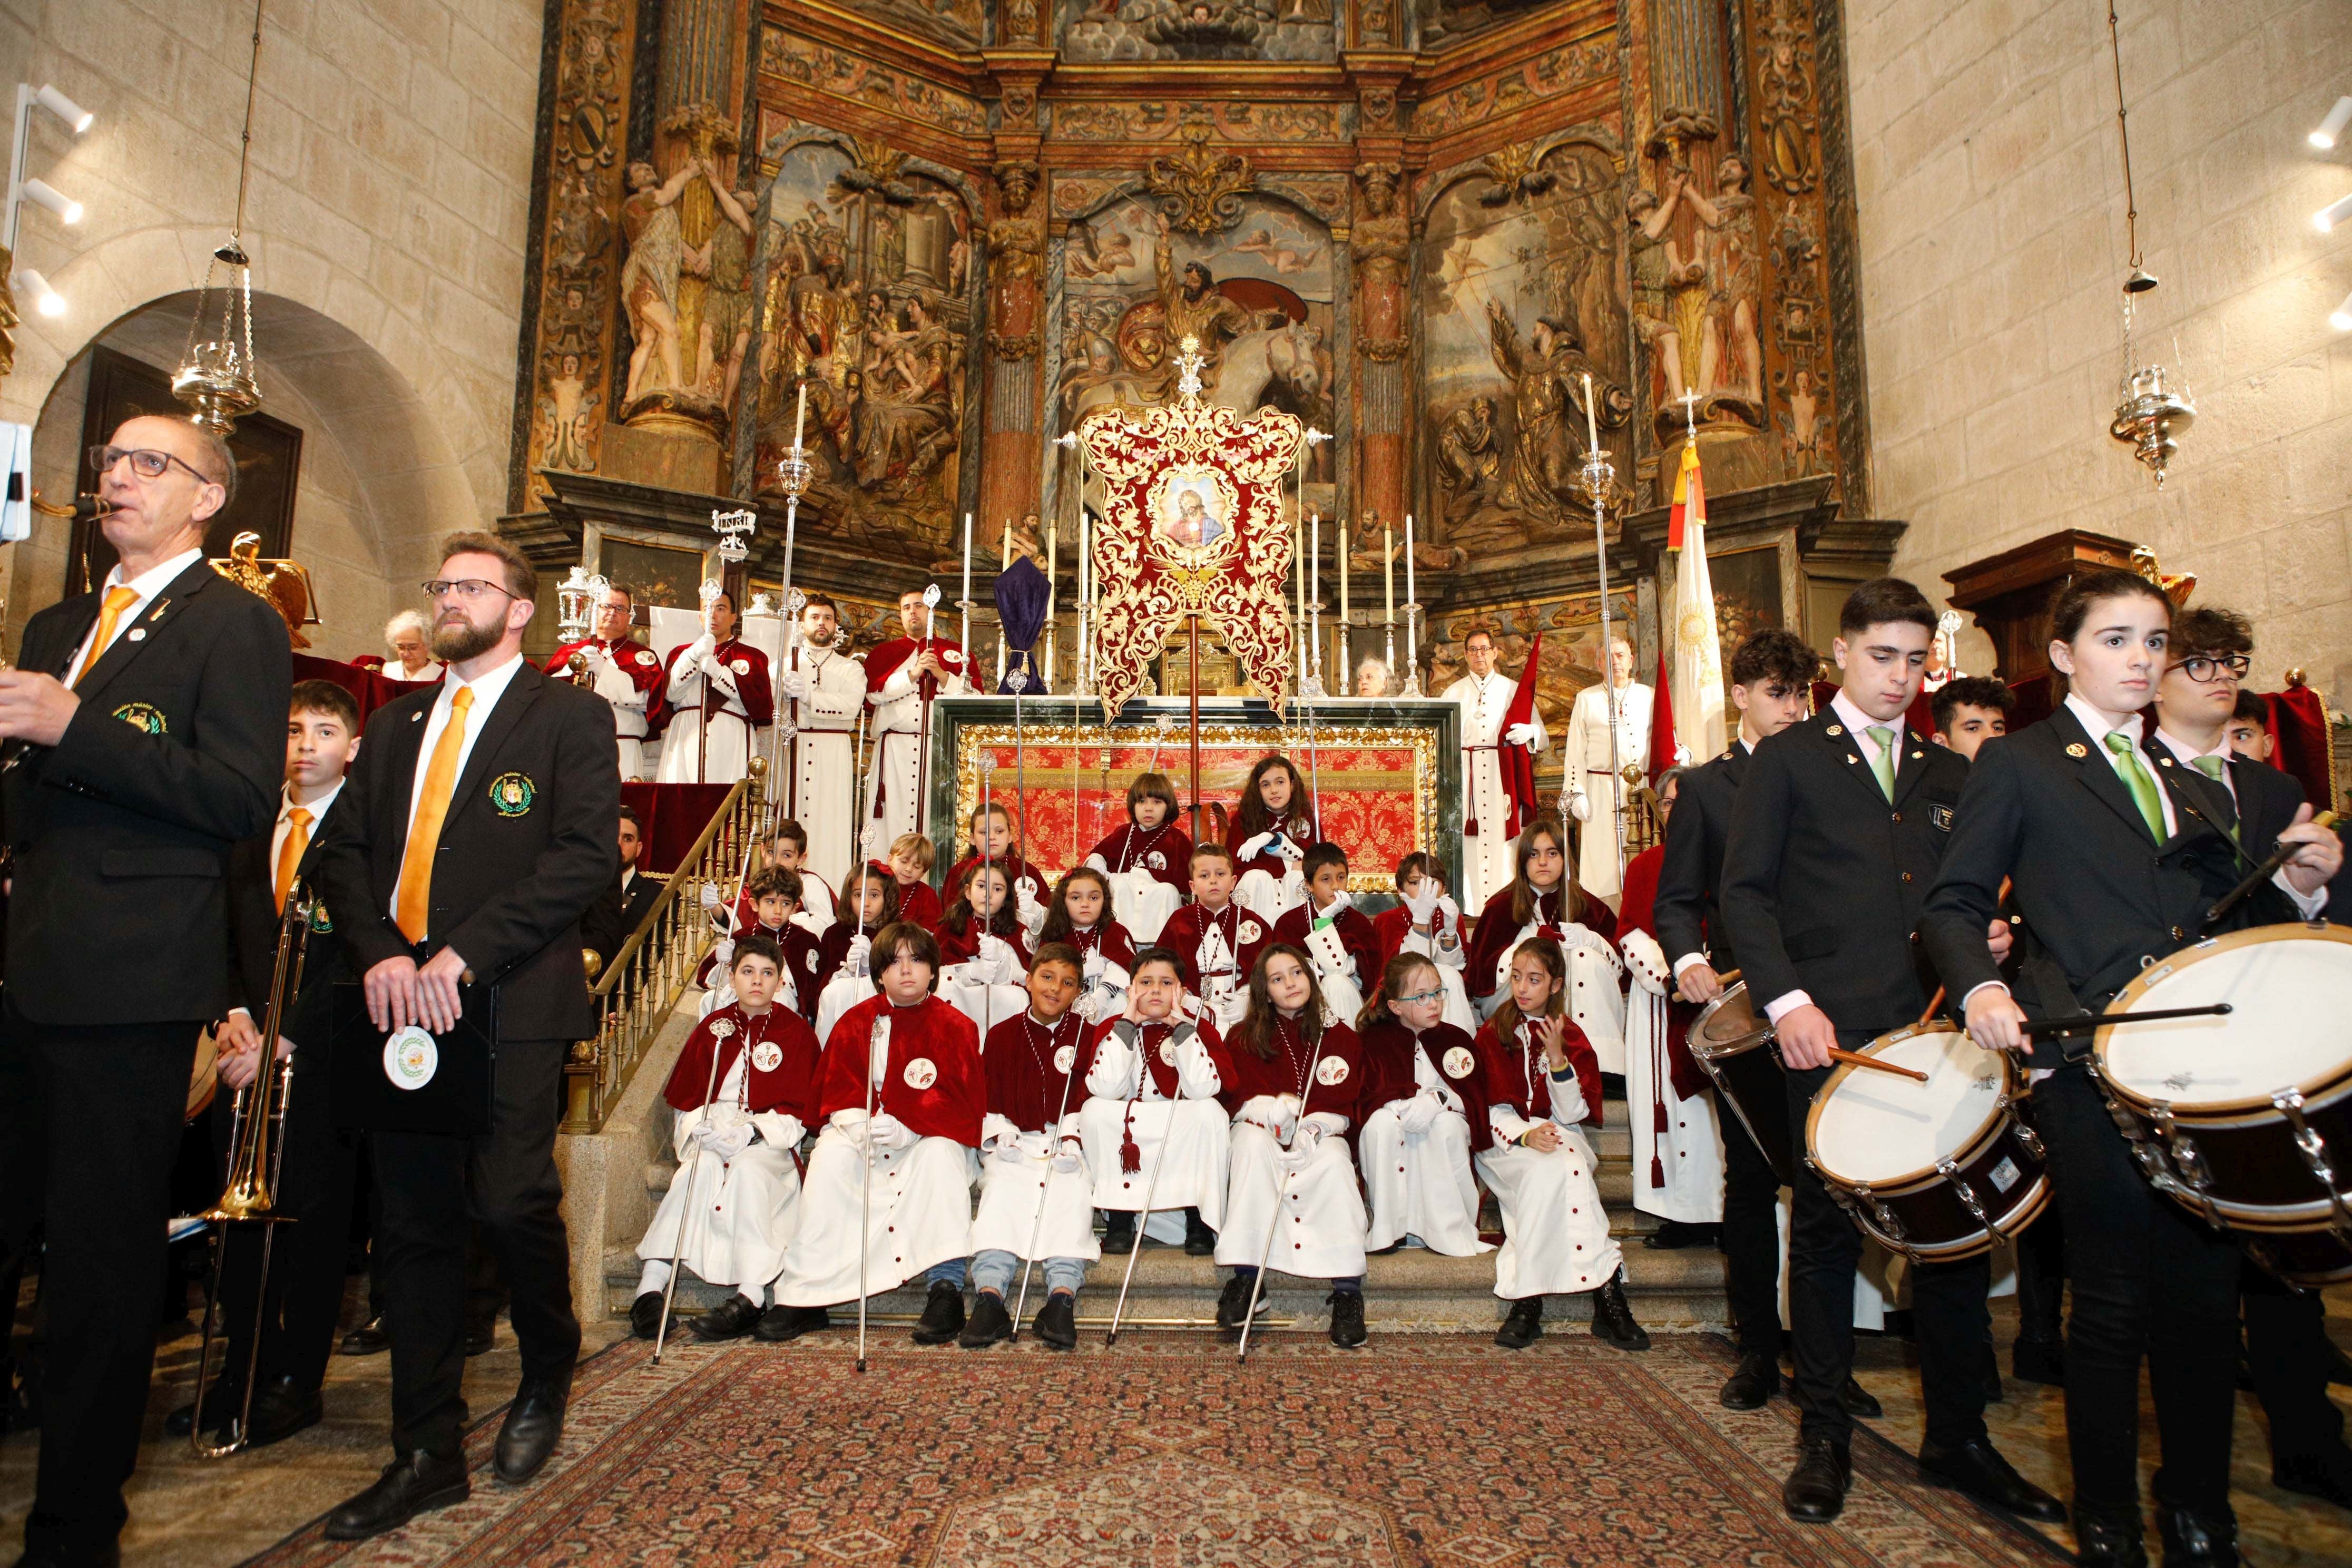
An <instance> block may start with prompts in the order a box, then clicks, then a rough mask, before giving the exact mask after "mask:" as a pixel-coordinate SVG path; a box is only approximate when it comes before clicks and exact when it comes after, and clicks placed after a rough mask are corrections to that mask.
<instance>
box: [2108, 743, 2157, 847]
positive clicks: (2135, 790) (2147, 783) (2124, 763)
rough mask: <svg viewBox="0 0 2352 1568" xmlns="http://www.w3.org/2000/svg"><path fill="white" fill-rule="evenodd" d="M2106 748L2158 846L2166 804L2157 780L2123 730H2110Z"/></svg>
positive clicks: (2141, 818)
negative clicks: (2159, 790)
mask: <svg viewBox="0 0 2352 1568" xmlns="http://www.w3.org/2000/svg"><path fill="white" fill-rule="evenodd" d="M2106 746H2107V750H2108V751H2109V752H2113V753H2114V755H2115V759H2116V775H2117V776H2118V777H2120V778H2121V779H2122V780H2123V781H2124V784H2125V786H2126V788H2128V789H2129V790H2130V791H2131V796H2132V804H2133V805H2137V806H2138V807H2139V815H2140V820H2141V821H2143V822H2145V823H2147V831H2148V834H2149V836H2150V837H2153V838H2154V839H2155V840H2156V841H2157V842H2158V844H2161V843H2163V842H2164V803H2163V802H2162V801H2161V800H2159V799H2158V797H2157V793H2156V780H2155V778H2154V777H2152V776H2151V775H2150V774H2149V773H2148V771H2147V763H2143V762H2141V761H2140V760H2139V752H2137V751H2135V750H2133V749H2132V742H2131V737H2130V736H2129V735H2126V734H2125V733H2124V732H2123V731H2121V730H2110V731H2107V740H2106Z"/></svg>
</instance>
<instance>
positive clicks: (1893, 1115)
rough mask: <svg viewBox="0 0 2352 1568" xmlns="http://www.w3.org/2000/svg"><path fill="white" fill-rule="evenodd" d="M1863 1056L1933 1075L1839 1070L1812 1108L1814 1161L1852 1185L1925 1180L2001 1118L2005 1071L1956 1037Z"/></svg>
mask: <svg viewBox="0 0 2352 1568" xmlns="http://www.w3.org/2000/svg"><path fill="white" fill-rule="evenodd" d="M1864 1054H1865V1055H1868V1056H1872V1057H1875V1058H1878V1059H1879V1060H1881V1061H1886V1062H1893V1063H1894V1064H1895V1066H1897V1067H1906V1068H1913V1069H1914V1070H1916V1071H1918V1072H1924V1073H1926V1074H1927V1082H1926V1083H1918V1082H1915V1081H1914V1080H1912V1079H1907V1078H1897V1077H1895V1075H1894V1074H1893V1073H1885V1072H1873V1071H1871V1070H1870V1069H1869V1068H1857V1067H1845V1068H1840V1069H1838V1071H1837V1073H1836V1074H1835V1076H1834V1077H1832V1079H1831V1081H1830V1083H1829V1084H1828V1086H1827V1087H1826V1088H1825V1089H1823V1090H1822V1096H1821V1098H1820V1099H1819V1100H1816V1101H1815V1102H1814V1104H1813V1113H1812V1125H1811V1127H1810V1128H1809V1129H1808V1130H1807V1134H1808V1137H1809V1139H1810V1141H1811V1144H1812V1153H1813V1160H1814V1162H1815V1163H1817V1164H1819V1165H1820V1166H1821V1167H1822V1171H1823V1173H1826V1174H1830V1175H1834V1176H1836V1177H1838V1178H1840V1179H1842V1180H1843V1181H1845V1182H1847V1183H1849V1184H1861V1183H1867V1184H1870V1185H1872V1186H1887V1185H1892V1184H1895V1183H1896V1182H1897V1181H1899V1180H1901V1179H1903V1178H1905V1177H1913V1176H1921V1175H1925V1174H1927V1173H1929V1172H1932V1171H1933V1170H1934V1169H1935V1168H1936V1162H1937V1161H1938V1160H1941V1159H1945V1158H1947V1157H1948V1156H1951V1155H1955V1154H1958V1152H1960V1151H1961V1150H1963V1149H1965V1148H1967V1147H1968V1146H1969V1144H1970V1143H1971V1142H1975V1141H1976V1138H1977V1135H1978V1134H1979V1133H1980V1132H1982V1131H1984V1129H1985V1127H1986V1125H1987V1124H1988V1123H1990V1121H1992V1120H1993V1119H1994V1117H1995V1116H1996V1115H1997V1114H1998V1113H1999V1107H2000V1098H2001V1095H2002V1094H2003V1093H2004V1092H2005V1091H2006V1090H2007V1089H2008V1087H2009V1074H2008V1070H2007V1068H2006V1065H2005V1064H2004V1063H2003V1062H2002V1060H2001V1058H2000V1057H1999V1056H1998V1055H1997V1054H1995V1053H1994V1052H1991V1051H1988V1050H1986V1049H1984V1048H1983V1047H1979V1045H1977V1044H1976V1042H1975V1041H1973V1040H1971V1039H1969V1037H1968V1036H1967V1035H1966V1034H1964V1033H1961V1032H1960V1031H1958V1030H1956V1029H1942V1028H1938V1029H1923V1030H1920V1031H1917V1032H1916V1033H1911V1034H1906V1035H1902V1036H1900V1037H1892V1038H1888V1039H1884V1040H1880V1041H1878V1042H1876V1043H1874V1044H1873V1045H1872V1046H1871V1047H1869V1048H1868V1050H1867V1051H1866V1052H1865V1053H1864Z"/></svg>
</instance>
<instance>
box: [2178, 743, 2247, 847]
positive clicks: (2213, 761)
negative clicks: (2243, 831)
mask: <svg viewBox="0 0 2352 1568" xmlns="http://www.w3.org/2000/svg"><path fill="white" fill-rule="evenodd" d="M2229 765H2230V764H2229V763H2228V762H2227V761H2226V760H2225V759H2223V758H2221V757H2191V758H2189V766H2190V767H2193V768H2195V769H2196V770H2197V771H2198V772H2199V773H2203V774H2204V775H2205V776H2206V777H2207V778H2209V779H2211V780H2212V781H2213V782H2214V783H2215V784H2221V787H2222V788H2223V789H2225V790H2226V789H2228V788H2229V787H2230V786H2229V784H2226V783H2224V782H2223V780H2222V778H2221V770H2222V769H2223V768H2226V767H2228V766H2229ZM2228 826H2229V829H2230V837H2231V839H2233V840H2234V839H2235V838H2236V837H2238V824H2237V820H2236V818H2235V817H2234V816H2232V818H2231V821H2230V823H2229V825H2228Z"/></svg>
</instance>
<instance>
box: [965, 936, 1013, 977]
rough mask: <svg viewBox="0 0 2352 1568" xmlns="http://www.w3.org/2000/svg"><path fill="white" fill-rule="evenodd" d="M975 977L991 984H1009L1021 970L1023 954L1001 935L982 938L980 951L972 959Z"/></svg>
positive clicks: (972, 970)
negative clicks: (1015, 950)
mask: <svg viewBox="0 0 2352 1568" xmlns="http://www.w3.org/2000/svg"><path fill="white" fill-rule="evenodd" d="M971 972H972V974H973V977H974V978H976V979H978V980H980V981H982V983H983V984H989V985H1009V984H1012V983H1013V976H1014V975H1015V974H1017V973H1020V972H1021V955H1020V954H1018V953H1016V952H1013V944H1012V943H1011V942H1006V941H1005V940H1004V939H1003V937H1001V936H985V935H983V936H982V938H981V939H980V952H979V954H978V955H977V956H976V957H974V958H973V959H972V961H971Z"/></svg>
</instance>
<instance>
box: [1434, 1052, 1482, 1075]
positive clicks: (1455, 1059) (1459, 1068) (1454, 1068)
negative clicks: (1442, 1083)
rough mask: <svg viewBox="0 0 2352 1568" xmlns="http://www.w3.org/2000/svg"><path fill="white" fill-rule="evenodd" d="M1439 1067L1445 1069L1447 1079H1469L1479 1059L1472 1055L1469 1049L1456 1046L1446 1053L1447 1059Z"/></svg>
mask: <svg viewBox="0 0 2352 1568" xmlns="http://www.w3.org/2000/svg"><path fill="white" fill-rule="evenodd" d="M1438 1065H1439V1066H1440V1067H1442V1068H1444V1069H1445V1076H1446V1077H1447V1078H1468V1077H1469V1076H1470V1069H1471V1068H1475V1067H1476V1066H1477V1065H1478V1058H1476V1057H1474V1056H1472V1055H1471V1054H1470V1047H1467V1046H1456V1047H1454V1048H1453V1049H1452V1050H1450V1051H1448V1052H1446V1053H1445V1059H1444V1061H1442V1062H1440V1063H1439V1064H1438Z"/></svg>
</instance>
